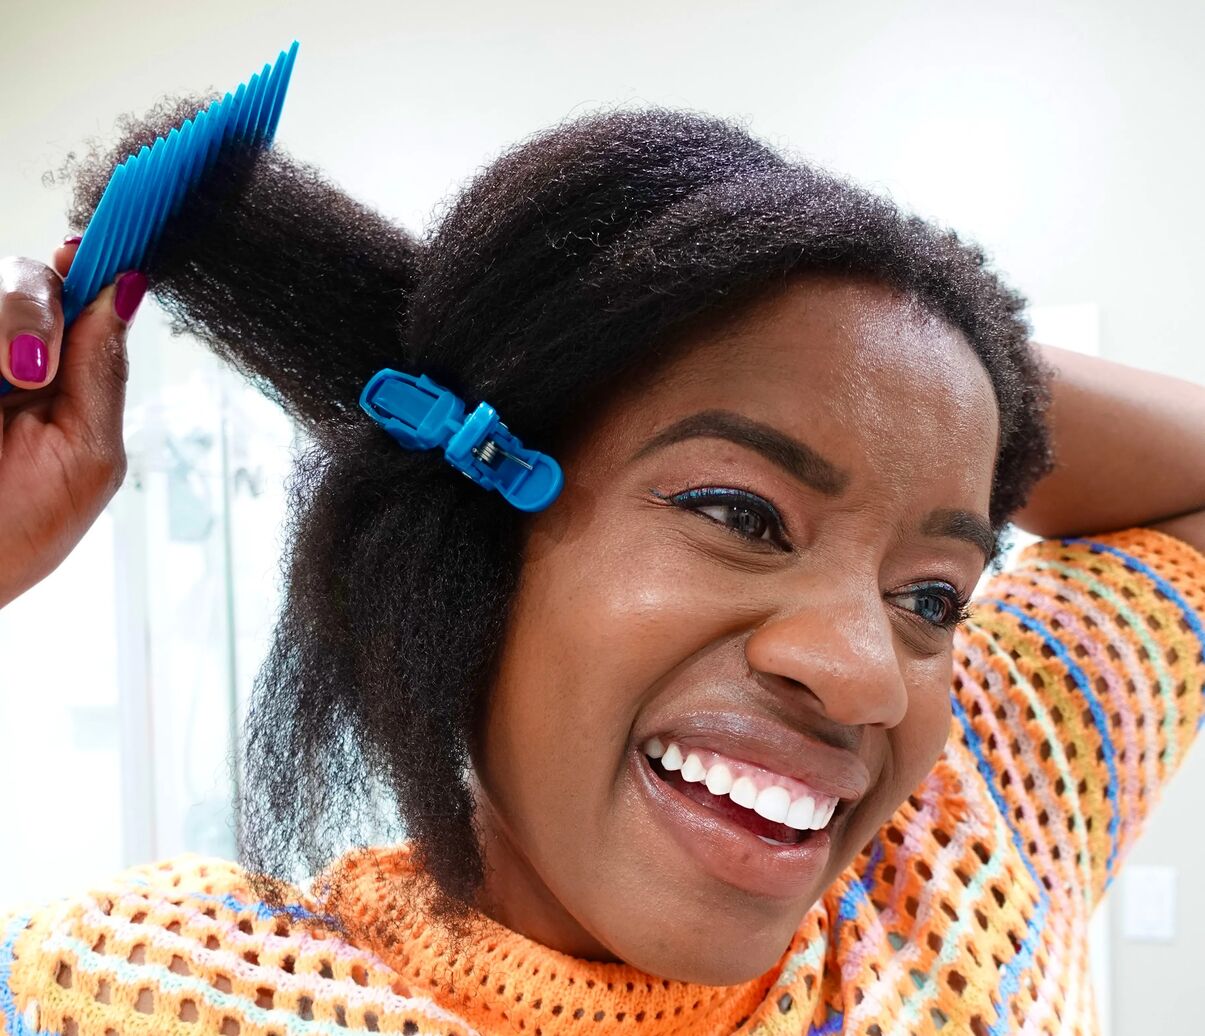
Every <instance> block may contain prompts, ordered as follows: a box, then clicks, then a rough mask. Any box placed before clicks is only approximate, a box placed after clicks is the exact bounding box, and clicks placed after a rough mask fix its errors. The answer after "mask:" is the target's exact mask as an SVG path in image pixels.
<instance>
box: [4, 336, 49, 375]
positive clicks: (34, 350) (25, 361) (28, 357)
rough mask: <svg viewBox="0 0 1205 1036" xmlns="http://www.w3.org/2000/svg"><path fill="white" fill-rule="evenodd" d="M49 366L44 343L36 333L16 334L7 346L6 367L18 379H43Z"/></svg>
mask: <svg viewBox="0 0 1205 1036" xmlns="http://www.w3.org/2000/svg"><path fill="white" fill-rule="evenodd" d="M49 366H50V354H49V353H48V352H47V351H46V343H45V342H43V341H42V339H40V338H39V337H38V336H37V335H17V337H16V338H14V339H13V340H12V342H11V343H10V344H9V347H8V369H9V370H11V371H12V372H13V377H14V378H16V379H18V380H19V381H38V382H41V381H45V380H46V371H47V369H48V368H49Z"/></svg>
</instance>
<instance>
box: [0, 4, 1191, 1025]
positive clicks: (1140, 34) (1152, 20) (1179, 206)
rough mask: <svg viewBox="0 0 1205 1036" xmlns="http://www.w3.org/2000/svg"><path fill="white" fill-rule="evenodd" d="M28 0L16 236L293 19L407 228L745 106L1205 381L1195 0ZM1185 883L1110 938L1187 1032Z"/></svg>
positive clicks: (1154, 1000) (303, 151)
mask: <svg viewBox="0 0 1205 1036" xmlns="http://www.w3.org/2000/svg"><path fill="white" fill-rule="evenodd" d="M6 6H8V7H11V10H7V11H6V12H5V15H4V25H3V37H2V38H0V59H2V60H3V67H4V70H5V74H4V81H5V87H4V89H5V103H4V107H3V109H0V111H2V114H0V145H2V146H0V198H2V199H4V216H3V223H2V224H0V227H2V229H0V234H2V235H3V241H2V243H0V251H20V252H26V253H34V254H42V253H45V252H46V251H47V250H48V249H49V248H50V247H51V246H52V245H53V244H54V243H55V241H56V240H57V237H58V235H59V234H60V233H61V227H62V221H61V218H60V214H61V211H62V208H63V198H62V196H61V194H60V193H58V192H56V191H54V190H46V189H43V187H42V186H41V178H42V174H43V172H44V171H45V170H47V169H51V168H53V167H55V166H56V165H57V164H58V163H59V161H60V160H61V158H62V156H63V155H64V153H65V152H66V151H68V150H69V149H71V148H72V147H74V146H76V145H77V143H78V141H79V140H80V139H81V138H82V137H83V136H86V135H87V134H90V133H104V132H106V131H107V128H108V127H109V126H110V124H111V118H112V115H113V114H114V113H116V112H119V111H122V110H127V109H136V108H142V107H144V106H145V105H146V103H147V102H148V101H149V100H151V99H153V98H154V97H156V96H157V95H159V94H160V93H163V92H169V91H182V90H196V89H198V88H203V87H206V86H209V85H212V86H220V87H222V88H223V89H224V88H226V87H227V86H228V85H230V84H233V83H236V82H238V81H239V80H240V79H242V78H243V77H244V76H245V75H246V74H247V73H248V72H249V71H250V70H251V69H252V68H254V67H255V66H256V65H257V64H258V63H260V62H262V61H263V60H265V59H267V58H268V57H271V56H272V55H274V54H275V53H276V51H277V50H278V49H279V48H280V47H281V46H283V45H285V44H287V43H288V42H289V40H290V39H292V38H293V37H294V36H296V37H297V38H299V39H300V40H301V42H302V49H301V54H300V57H299V61H298V65H297V70H296V75H295V78H294V85H293V87H292V90H291V95H290V98H289V102H288V105H287V106H286V109H285V115H284V119H283V121H282V123H281V129H280V135H279V139H280V141H281V143H282V144H283V145H285V146H286V147H288V148H290V149H291V150H292V151H294V153H296V154H298V155H299V156H301V157H304V158H307V159H310V160H312V161H314V162H316V163H318V164H320V165H322V166H323V167H325V168H326V169H327V170H328V171H329V172H330V173H331V174H332V175H333V176H334V177H335V179H337V180H338V181H340V182H341V183H342V184H343V185H344V186H346V187H347V188H348V189H349V190H351V191H352V192H353V193H354V194H356V195H358V196H360V197H361V198H363V199H364V200H367V201H369V202H371V203H374V204H376V205H378V206H379V207H380V208H382V209H383V210H385V211H386V212H387V213H389V214H391V215H392V216H394V217H397V218H399V219H401V220H403V221H405V222H407V223H408V224H410V225H411V226H415V227H417V226H420V225H422V224H423V223H424V222H425V220H426V218H427V216H428V215H429V214H430V213H431V212H432V211H433V210H434V208H435V206H436V205H437V204H438V203H439V202H440V200H441V199H443V198H444V197H446V195H447V194H448V192H449V191H450V190H451V189H452V188H453V187H454V186H455V185H456V184H457V183H459V182H461V181H462V180H463V179H464V178H465V177H466V176H467V175H468V174H470V173H471V172H472V171H473V170H474V169H476V168H478V167H479V166H480V165H481V164H482V163H484V162H486V161H488V160H489V159H490V158H491V157H492V156H494V155H495V154H496V153H497V152H498V151H499V150H500V149H501V148H502V147H504V146H505V145H506V144H507V143H509V142H512V141H514V140H516V139H518V138H520V137H522V136H525V135H526V134H528V133H530V132H532V131H534V130H536V129H538V128H540V127H543V126H545V125H547V124H549V123H551V122H554V121H557V120H559V119H562V118H565V117H567V116H571V115H573V114H575V113H578V112H581V111H583V110H588V109H591V108H595V107H599V106H607V105H612V104H616V103H640V102H655V103H662V104H668V105H674V106H685V107H690V108H695V109H700V110H705V111H708V112H712V113H716V114H722V115H729V116H733V117H736V118H739V119H742V120H744V121H746V122H747V123H748V125H749V126H750V127H751V128H752V129H753V130H754V131H755V132H757V133H759V134H762V135H764V136H766V137H768V138H770V139H771V140H772V141H775V142H777V143H779V144H782V145H789V146H790V147H792V148H794V149H796V150H797V151H798V152H800V153H802V154H804V155H806V156H809V157H811V158H813V159H815V160H817V161H819V162H821V163H822V164H824V165H827V166H829V167H831V168H835V169H838V170H841V171H845V172H848V173H850V174H851V175H853V176H855V177H856V178H858V179H861V180H863V181H866V182H869V183H871V184H873V185H877V186H879V187H880V188H883V189H885V190H889V191H890V192H891V193H892V194H893V195H895V196H896V197H897V198H898V199H900V200H901V201H903V202H904V203H906V204H908V205H910V206H912V207H914V208H916V209H918V210H919V211H921V212H922V213H924V214H926V215H930V216H936V217H939V218H940V219H942V220H943V221H945V222H947V223H950V224H952V225H953V226H955V227H957V228H958V229H959V230H960V231H964V232H966V233H967V234H969V235H970V236H973V237H976V238H978V239H979V240H981V241H982V242H983V243H984V244H985V245H986V246H987V247H988V248H989V250H990V251H991V252H992V253H993V254H994V255H995V256H996V257H997V259H998V262H999V263H1000V265H1001V266H1002V267H1003V268H1004V269H1005V270H1006V271H1007V272H1008V273H1009V274H1010V275H1011V277H1012V278H1013V280H1014V281H1015V282H1016V283H1017V284H1018V286H1019V287H1020V288H1021V289H1022V290H1024V291H1025V292H1026V293H1027V294H1029V296H1030V297H1031V298H1032V300H1033V301H1034V302H1036V303H1041V304H1050V305H1056V304H1070V303H1083V302H1096V303H1098V304H1099V306H1100V313H1101V351H1102V353H1103V354H1104V355H1105V356H1109V357H1112V358H1115V359H1119V360H1122V361H1126V362H1131V363H1135V364H1138V365H1141V366H1145V367H1149V368H1152V369H1155V370H1162V371H1168V372H1172V373H1177V374H1180V375H1181V376H1185V377H1190V378H1192V379H1194V380H1197V381H1201V382H1205V347H1203V345H1202V341H1201V330H1200V328H1199V326H1198V324H1197V321H1196V319H1195V316H1196V312H1195V310H1196V304H1195V303H1196V299H1197V297H1198V295H1199V292H1200V290H1201V289H1200V286H1201V285H1202V284H1203V283H1205V252H1203V251H1202V249H1201V248H1200V246H1199V242H1200V241H1202V240H1203V239H1205V205H1203V204H1202V202H1201V200H1200V190H1199V186H1198V185H1199V181H1200V177H1201V170H1202V169H1203V168H1205V143H1203V140H1205V135H1203V134H1202V133H1201V131H1200V125H1201V118H1200V112H1201V102H1202V100H1203V99H1205V96H1203V95H1205V90H1203V89H1202V87H1203V84H1205V75H1203V74H1202V72H1201V70H1200V69H1201V62H1200V53H1199V50H1200V48H1199V43H1200V40H1201V39H1202V38H1203V37H1205V8H1203V7H1202V6H1200V5H1197V4H1192V3H1188V2H1176V3H1173V2H1153V3H1148V4H1145V5H1141V6H1140V5H1137V4H1133V3H1123V2H1120V0H1107V2H1097V3H1070V2H1053V3H1052V2H1047V3H1037V2H1014V3H1010V4H1007V5H987V4H982V3H968V2H966V0H961V2H956V3H955V2H935V3H909V4H900V3H895V2H889V0H866V2H857V0H854V2H849V3H846V4H844V5H836V4H831V3H826V4H820V3H803V2H783V3H769V2H756V0H753V2H746V3H743V4H736V3H732V2H731V0H725V2H714V0H691V2H689V3H687V2H684V0H672V2H669V0H667V2H660V3H650V2H649V0H640V2H633V0H617V2H611V3H608V4H606V5H589V4H566V3H553V2H550V0H511V2H509V3H502V4H498V3H485V2H473V3H467V2H455V0H441V2H438V3H437V2H433V0H424V2H422V3H404V2H403V3H396V2H395V3H357V2H355V0H345V2H342V3H339V4H337V5H335V4H330V3H316V2H312V0H292V2H289V3H283V2H281V3H269V2H264V0H238V2H234V0H207V2H206V3H205V4H204V5H196V4H188V5H179V6H176V5H173V4H171V3H165V2H162V0H161V2H158V3H151V2H147V0H127V2H123V3H122V4H120V5H117V6H115V5H111V4H97V3H87V4H85V3H79V2H74V3H73V2H60V3H58V4H55V5H49V4H40V5H33V4H28V5H22V6H20V7H18V6H17V5H16V4H15V3H10V4H8V5H6ZM144 333H145V332H144ZM135 374H136V376H137V372H135ZM1203 793H1205V757H1203V753H1202V752H1201V751H1200V750H1198V751H1197V752H1196V754H1195V755H1194V756H1193V757H1192V758H1191V759H1190V760H1189V762H1188V764H1187V765H1186V772H1185V773H1184V774H1183V776H1182V777H1181V778H1180V779H1179V782H1178V783H1177V784H1176V785H1175V786H1173V788H1172V790H1171V793H1170V795H1169V797H1168V802H1167V803H1166V806H1165V808H1164V809H1163V810H1162V812H1161V813H1160V814H1159V816H1158V817H1157V819H1156V821H1155V823H1154V824H1153V826H1152V831H1151V833H1150V835H1149V837H1148V838H1147V840H1146V841H1145V842H1144V843H1143V846H1142V847H1141V848H1140V849H1139V851H1138V855H1139V856H1140V857H1141V858H1143V859H1145V860H1147V861H1148V862H1164V863H1177V862H1178V863H1181V864H1186V863H1187V862H1188V861H1189V860H1196V859H1199V858H1201V857H1202V856H1205V831H1203V830H1202V828H1201V825H1200V823H1199V814H1198V811H1196V810H1194V809H1193V803H1194V802H1197V803H1199V802H1200V800H1201V796H1202V794H1203ZM1180 888H1181V890H1182V897H1183V901H1182V903H1181V904H1180V911H1179V918H1178V920H1179V929H1178V931H1179V934H1178V938H1177V941H1176V942H1175V943H1173V944H1171V945H1170V946H1167V947H1155V946H1150V945H1147V944H1132V943H1129V942H1127V941H1125V940H1122V939H1118V940H1117V942H1116V944H1115V946H1114V953H1113V962H1114V969H1115V973H1116V974H1117V975H1118V976H1122V975H1124V976H1125V980H1124V981H1123V982H1115V983H1114V990H1115V994H1116V1000H1115V1004H1114V1013H1115V1025H1114V1032H1115V1033H1118V1034H1123V1036H1128V1034H1130V1033H1135V1034H1136V1033H1140V1032H1143V1033H1145V1032H1173V1031H1183V1024H1182V1023H1183V1020H1184V1019H1187V1018H1190V1017H1193V1016H1194V1013H1195V1012H1196V1010H1197V1007H1196V999H1197V997H1196V995H1195V991H1196V988H1197V984H1198V983H1199V976H1198V974H1197V971H1198V970H1199V969H1198V968H1196V967H1193V966H1192V964H1191V963H1190V958H1192V956H1193V954H1192V952H1191V950H1190V948H1194V949H1195V942H1196V940H1197V939H1198V938H1199V937H1200V935H1201V934H1202V932H1203V931H1205V902H1203V901H1202V899H1201V886H1200V883H1198V882H1192V881H1189V880H1184V881H1182V882H1181V883H1180ZM1190 897H1191V901H1190ZM1195 959H1196V961H1197V962H1199V959H1200V958H1199V954H1197V956H1196V958H1195ZM1156 991H1158V992H1156Z"/></svg>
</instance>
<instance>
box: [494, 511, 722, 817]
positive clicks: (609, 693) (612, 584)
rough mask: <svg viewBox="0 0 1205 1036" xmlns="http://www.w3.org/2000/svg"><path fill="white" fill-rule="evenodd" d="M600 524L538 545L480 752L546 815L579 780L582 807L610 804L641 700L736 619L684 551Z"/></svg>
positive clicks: (504, 793) (514, 795) (497, 785)
mask: <svg viewBox="0 0 1205 1036" xmlns="http://www.w3.org/2000/svg"><path fill="white" fill-rule="evenodd" d="M596 524H597V528H596V529H595V530H594V531H595V532H596V534H595V535H593V536H580V537H570V538H567V539H566V540H564V541H563V542H562V543H561V544H560V545H557V546H556V547H553V548H549V549H545V550H540V551H536V552H533V554H534V556H533V557H531V558H530V559H529V560H528V561H527V563H526V564H525V565H524V570H523V578H522V583H521V585H520V588H519V591H518V593H517V595H516V597H515V600H514V603H513V605H512V609H511V614H510V620H509V624H508V631H507V639H506V644H505V646H504V649H503V652H502V656H501V659H500V663H499V668H498V671H497V674H496V679H495V682H494V685H493V687H492V689H491V693H490V700H489V703H488V706H487V709H486V713H485V720H484V722H485V728H484V731H483V735H484V736H483V739H482V745H483V757H482V759H481V760H479V761H478V771H479V776H480V777H481V779H482V782H483V783H484V784H485V785H486V787H487V790H489V792H490V794H491V798H493V799H494V800H495V802H497V803H498V804H499V805H500V806H501V805H505V806H506V807H507V808H508V811H510V812H512V813H516V812H521V813H526V814H531V815H534V814H535V813H537V812H542V813H543V815H547V809H546V808H545V807H546V806H548V804H549V803H550V802H551V801H552V800H553V799H554V798H557V799H559V800H560V801H564V800H566V799H567V798H569V796H566V795H565V794H564V792H565V791H566V790H568V789H572V791H573V795H572V798H573V799H574V809H576V810H586V811H590V810H593V809H602V808H605V807H606V805H607V801H608V800H607V795H608V792H609V790H610V789H611V788H613V787H615V785H616V783H617V781H618V778H619V775H620V772H621V770H622V768H623V767H624V766H625V765H626V753H627V749H628V747H629V738H630V735H631V731H632V724H633V722H634V721H635V719H636V717H637V716H638V714H639V711H640V709H641V706H642V705H643V704H644V702H646V701H647V700H648V699H649V698H651V697H653V696H654V695H655V694H656V693H657V687H658V685H659V682H660V681H662V680H663V679H664V678H665V677H666V676H667V675H668V674H670V673H671V672H673V670H674V669H675V667H677V666H679V665H680V664H682V663H683V662H684V661H686V660H689V659H690V658H691V657H692V656H693V655H695V654H696V653H697V652H698V651H700V650H703V649H704V648H705V647H706V646H707V645H708V644H710V643H712V642H714V641H715V640H716V638H717V637H719V636H723V634H724V632H725V628H726V623H729V622H731V621H732V605H731V596H730V595H729V594H728V593H727V592H726V591H724V590H722V589H721V588H717V587H715V586H714V585H709V583H708V581H707V580H706V579H701V578H698V577H697V576H696V575H694V574H692V572H691V571H689V570H688V567H686V568H684V566H683V558H682V555H681V552H673V551H671V550H669V549H666V544H665V542H664V541H661V542H660V543H659V544H658V543H654V542H653V541H652V538H643V539H642V538H635V539H633V538H631V537H628V538H626V539H625V538H624V537H622V536H620V535H619V532H620V529H619V528H618V527H615V528H613V529H608V527H607V526H606V524H604V523H596ZM713 582H714V581H713ZM725 601H727V603H725ZM533 760H535V761H538V763H539V765H538V766H535V765H533ZM549 808H552V807H549ZM513 819H515V818H514V817H512V820H513Z"/></svg>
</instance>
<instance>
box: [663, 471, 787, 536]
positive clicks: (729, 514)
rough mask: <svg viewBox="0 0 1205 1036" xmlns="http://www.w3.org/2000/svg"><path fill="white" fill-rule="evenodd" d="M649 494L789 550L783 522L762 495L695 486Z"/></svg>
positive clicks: (739, 490)
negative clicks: (678, 490) (679, 490)
mask: <svg viewBox="0 0 1205 1036" xmlns="http://www.w3.org/2000/svg"><path fill="white" fill-rule="evenodd" d="M649 492H650V493H652V494H653V496H655V497H657V498H658V499H659V500H663V501H665V502H666V503H668V504H672V505H673V506H675V507H680V508H682V509H683V510H686V511H692V512H694V513H695V514H697V515H699V516H700V517H702V518H705V519H707V520H708V521H710V522H714V523H715V524H716V525H719V526H720V527H722V528H724V529H727V530H728V531H729V532H731V533H732V534H733V535H735V536H740V537H741V538H742V539H745V540H747V541H749V542H750V543H752V544H765V545H767V546H772V547H775V548H777V549H778V550H782V551H789V550H790V549H791V544H790V541H789V540H788V538H787V531H786V523H785V522H784V521H783V519H782V516H781V515H780V514H779V513H778V509H777V508H776V507H775V506H774V505H773V504H772V503H770V501H769V500H767V499H765V497H762V496H758V495H757V494H756V493H751V492H750V491H749V490H747V489H737V488H736V487H733V486H698V487H695V488H692V489H684V490H682V491H681V492H678V493H662V492H660V491H658V490H656V489H650V490H649Z"/></svg>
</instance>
